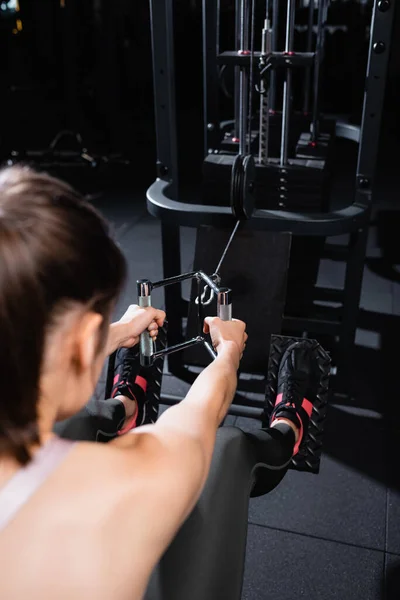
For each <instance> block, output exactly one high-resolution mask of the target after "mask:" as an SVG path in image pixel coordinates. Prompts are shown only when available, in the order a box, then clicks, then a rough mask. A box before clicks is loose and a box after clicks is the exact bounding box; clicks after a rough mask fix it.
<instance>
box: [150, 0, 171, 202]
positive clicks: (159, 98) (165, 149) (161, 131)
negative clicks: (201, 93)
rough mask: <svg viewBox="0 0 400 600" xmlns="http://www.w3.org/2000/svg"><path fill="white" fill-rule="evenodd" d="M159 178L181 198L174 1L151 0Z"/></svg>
mask: <svg viewBox="0 0 400 600" xmlns="http://www.w3.org/2000/svg"><path fill="white" fill-rule="evenodd" d="M150 19H151V40H152V52H153V82H154V112H155V125H156V137H157V163H158V176H159V177H161V178H163V179H164V180H165V181H170V182H171V192H172V193H173V195H174V198H178V148H177V133H176V132H177V126H176V104H175V61H174V32H173V0H150Z"/></svg>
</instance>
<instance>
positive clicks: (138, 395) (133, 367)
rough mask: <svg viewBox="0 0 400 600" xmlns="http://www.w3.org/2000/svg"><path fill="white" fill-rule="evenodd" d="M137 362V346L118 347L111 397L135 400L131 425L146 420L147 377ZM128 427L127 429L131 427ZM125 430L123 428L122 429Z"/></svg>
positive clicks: (136, 425)
mask: <svg viewBox="0 0 400 600" xmlns="http://www.w3.org/2000/svg"><path fill="white" fill-rule="evenodd" d="M142 371H143V370H142V368H141V366H140V363H139V352H138V347H137V346H136V347H134V348H119V350H117V354H116V357H115V366H114V381H113V387H112V390H111V397H112V398H115V396H126V397H127V398H130V399H131V400H136V404H137V408H138V410H137V413H136V415H135V417H136V418H133V417H132V423H129V425H131V427H138V426H139V425H144V424H145V423H146V422H148V421H147V419H146V416H147V415H146V413H147V403H148V402H147V394H146V391H147V379H146V377H145V376H144V373H143V372H142ZM131 427H129V429H130V428H131ZM124 431H125V429H124Z"/></svg>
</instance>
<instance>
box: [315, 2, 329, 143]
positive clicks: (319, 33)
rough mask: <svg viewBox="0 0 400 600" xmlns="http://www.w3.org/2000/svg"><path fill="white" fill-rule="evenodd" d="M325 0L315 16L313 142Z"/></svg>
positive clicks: (319, 81)
mask: <svg viewBox="0 0 400 600" xmlns="http://www.w3.org/2000/svg"><path fill="white" fill-rule="evenodd" d="M325 2H326V0H319V2H318V17H317V41H316V45H315V62H314V81H313V110H312V124H311V139H312V141H313V142H315V141H316V140H317V138H318V120H319V101H320V85H321V66H322V58H323V54H322V53H323V44H324V27H325V24H324V7H325Z"/></svg>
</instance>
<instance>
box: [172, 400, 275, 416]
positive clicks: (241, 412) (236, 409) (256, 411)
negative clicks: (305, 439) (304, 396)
mask: <svg viewBox="0 0 400 600" xmlns="http://www.w3.org/2000/svg"><path fill="white" fill-rule="evenodd" d="M182 400H183V398H182V397H181V396H177V395H176V394H162V396H161V398H160V402H161V404H166V405H167V406H174V405H175V404H178V403H179V402H181V401H182ZM263 411H264V409H262V408H255V407H253V406H243V405H235V404H232V405H231V406H230V407H229V410H228V414H229V415H234V416H238V417H248V418H250V419H260V420H261V419H262V416H263Z"/></svg>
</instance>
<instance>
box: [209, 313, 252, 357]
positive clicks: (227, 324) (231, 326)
mask: <svg viewBox="0 0 400 600" xmlns="http://www.w3.org/2000/svg"><path fill="white" fill-rule="evenodd" d="M204 333H209V334H210V336H211V340H212V343H213V346H214V348H215V350H216V352H217V354H220V353H221V352H223V351H224V350H225V349H226V350H229V351H231V352H233V356H234V357H236V358H237V362H238V366H239V362H240V359H241V358H242V356H243V352H244V350H245V348H246V341H247V338H248V335H247V333H246V323H244V322H243V321H239V320H237V319H233V320H232V321H221V319H219V318H218V317H207V318H206V319H205V320H204Z"/></svg>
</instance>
